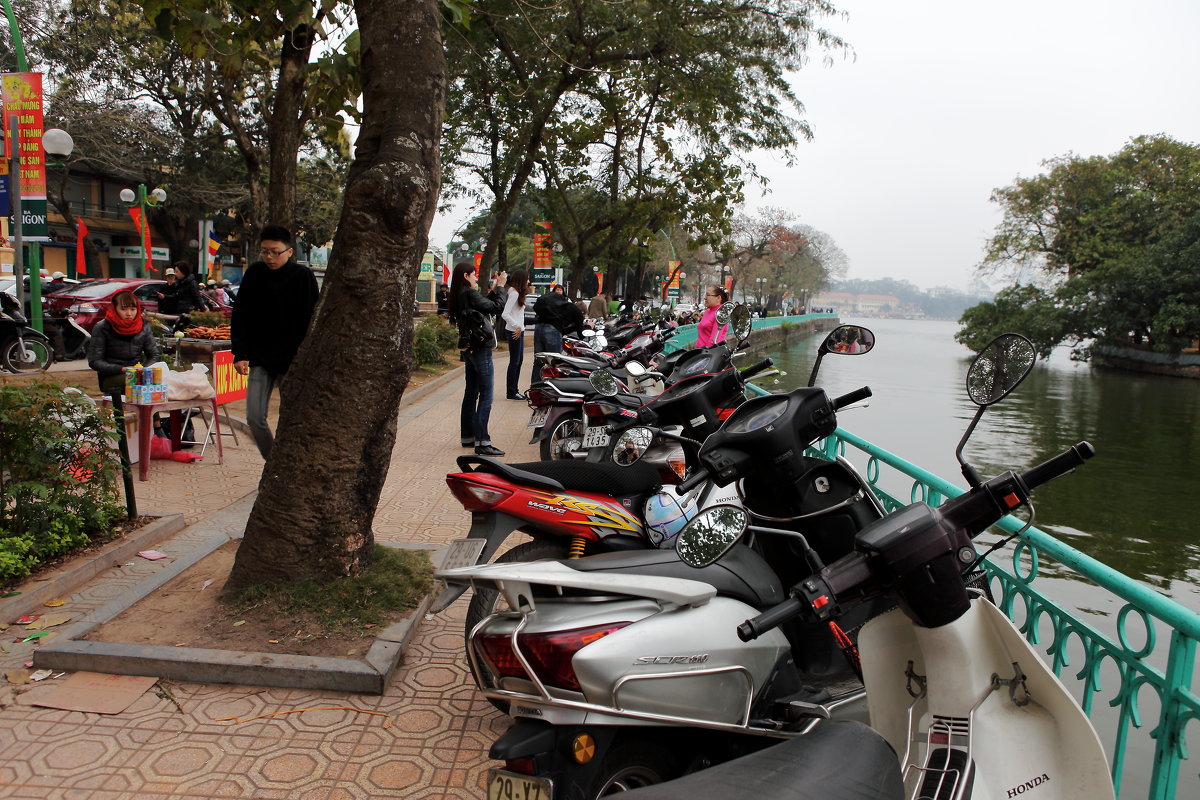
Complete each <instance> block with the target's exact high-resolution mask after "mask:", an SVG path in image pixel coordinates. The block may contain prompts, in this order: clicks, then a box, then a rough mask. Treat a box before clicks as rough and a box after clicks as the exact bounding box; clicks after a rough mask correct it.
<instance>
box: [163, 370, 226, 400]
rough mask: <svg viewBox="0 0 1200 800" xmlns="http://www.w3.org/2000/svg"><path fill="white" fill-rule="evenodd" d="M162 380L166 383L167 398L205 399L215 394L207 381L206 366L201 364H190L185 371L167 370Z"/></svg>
mask: <svg viewBox="0 0 1200 800" xmlns="http://www.w3.org/2000/svg"><path fill="white" fill-rule="evenodd" d="M163 380H164V381H165V382H166V384H167V399H168V400H206V399H208V398H210V397H214V396H215V395H216V394H217V392H216V390H215V389H213V385H212V384H211V383H209V382H208V367H206V366H204V365H203V364H192V368H191V369H190V370H188V371H187V372H174V371H172V370H168V371H167V372H166V373H165V374H164V375H163Z"/></svg>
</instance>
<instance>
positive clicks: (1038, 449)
mask: <svg viewBox="0 0 1200 800" xmlns="http://www.w3.org/2000/svg"><path fill="white" fill-rule="evenodd" d="M843 321H844V322H856V323H861V324H866V325H868V327H870V328H871V329H872V330H874V332H875V334H876V340H877V341H876V345H875V349H874V350H873V351H872V352H871V353H870V354H868V355H865V356H863V357H862V358H838V357H836V356H834V355H830V356H828V357H826V358H825V360H824V361H823V362H822V364H821V372H820V375H819V376H818V379H817V383H818V385H820V386H823V387H825V389H826V390H827V391H828V392H829V394H830V395H834V396H836V395H838V394H842V393H845V392H848V391H850V390H852V389H856V388H858V387H860V386H863V385H869V386H870V387H871V388H872V390H873V391H874V397H873V398H872V399H871V405H870V407H869V408H866V409H852V410H850V411H847V412H844V413H843V414H841V415H839V422H840V424H841V425H842V427H844V428H846V429H847V430H849V431H852V432H854V433H856V434H858V435H859V436H862V437H864V438H866V439H868V440H869V441H871V442H874V443H875V444H878V445H879V446H881V447H883V448H885V449H887V450H890V451H891V452H893V453H895V454H897V455H899V456H901V457H902V458H905V459H907V460H909V461H911V462H913V463H914V464H916V465H918V466H920V467H923V468H925V469H927V470H930V471H931V472H934V473H936V474H938V475H940V476H942V477H944V478H946V479H948V480H951V481H953V482H954V483H956V484H957V485H959V486H962V487H964V488H965V486H966V482H965V481H964V480H963V479H962V477H961V475H960V474H959V468H958V464H957V462H956V461H955V460H954V449H955V447H956V445H957V443H958V440H959V438H960V437H961V435H962V432H963V431H964V430H965V429H966V425H967V423H968V422H969V420H970V418H971V417H972V416H973V414H974V412H975V406H974V405H973V404H972V403H971V402H970V400H969V399H968V398H967V396H966V391H965V380H966V373H967V368H968V367H969V366H970V362H971V358H972V353H971V352H970V351H968V350H967V349H966V348H964V347H962V346H961V345H959V344H957V343H956V342H955V341H954V331H955V330H956V329H957V325H956V324H955V323H952V322H921V321H905V320H855V319H848V320H843ZM822 338H823V337H821V336H819V335H818V336H810V337H795V338H793V340H792V342H790V343H789V344H790V346H789V347H788V348H787V349H786V350H779V351H776V352H769V355H771V357H772V358H774V359H775V360H776V362H777V363H778V364H779V366H780V368H781V369H783V370H786V371H787V372H788V373H789V375H788V377H786V378H784V379H783V381H784V383H783V384H781V385H780V386H779V387H773V388H774V389H775V390H776V391H782V390H785V389H791V388H795V386H797V385H799V384H800V383H801V382H802V381H803V378H801V377H799V376H804V377H807V375H808V373H809V371H810V370H811V368H812V363H813V359H814V357H815V354H816V351H817V347H818V346H819V345H820V342H821V340H822ZM1198 439H1200V384H1198V383H1197V382H1196V381H1191V380H1184V379H1178V378H1167V377H1161V376H1154V375H1135V374H1131V373H1124V372H1118V371H1112V370H1102V369H1093V368H1091V367H1089V366H1087V365H1081V364H1076V363H1074V362H1072V361H1070V360H1069V359H1068V358H1067V357H1066V356H1065V355H1059V354H1057V353H1056V354H1055V356H1054V357H1053V358H1051V360H1050V362H1049V363H1045V362H1041V363H1039V364H1038V365H1037V366H1035V367H1034V369H1033V371H1032V372H1031V373H1030V375H1029V377H1028V379H1027V380H1026V381H1025V383H1024V384H1022V385H1021V386H1020V387H1019V388H1018V389H1017V390H1016V391H1015V392H1014V393H1013V394H1012V395H1010V396H1009V397H1007V398H1006V399H1005V400H1004V401H1003V402H1001V403H999V404H998V405H996V406H994V407H993V408H991V409H989V411H988V412H987V413H986V414H985V415H984V417H983V420H982V421H981V422H980V424H979V427H978V428H977V430H976V432H975V434H974V435H973V437H972V438H971V441H970V442H969V443H968V444H967V447H966V449H965V451H964V455H965V456H966V458H967V459H968V460H969V461H970V462H971V463H973V464H974V465H975V466H976V468H977V469H978V470H979V471H980V473H981V474H983V475H984V476H991V475H994V474H996V473H997V472H1000V471H1002V470H1004V469H1013V470H1024V469H1028V468H1029V467H1031V466H1033V465H1035V464H1037V463H1040V462H1041V461H1044V460H1045V459H1047V458H1050V457H1051V456H1053V455H1056V454H1057V453H1059V452H1061V451H1062V450H1064V449H1065V448H1067V447H1068V446H1070V445H1072V444H1075V443H1076V442H1079V441H1082V440H1087V441H1090V442H1091V443H1092V444H1093V445H1095V446H1096V449H1097V451H1098V455H1097V457H1096V458H1094V459H1092V460H1090V461H1089V462H1087V464H1086V465H1084V466H1083V467H1081V468H1080V469H1079V470H1078V471H1077V472H1075V473H1074V474H1073V475H1070V476H1068V477H1066V478H1063V479H1060V480H1057V481H1054V482H1052V483H1050V484H1048V485H1046V486H1043V487H1041V488H1040V489H1039V490H1038V491H1037V494H1036V496H1035V498H1034V500H1035V504H1036V507H1037V523H1036V524H1037V525H1038V527H1040V528H1042V529H1043V530H1045V531H1047V532H1050V533H1053V534H1054V535H1055V536H1059V537H1060V538H1062V539H1063V540H1064V541H1066V542H1067V543H1069V544H1071V545H1072V546H1073V547H1076V548H1077V549H1079V550H1082V551H1084V552H1086V553H1088V554H1089V555H1091V556H1093V557H1095V558H1097V559H1099V560H1100V561H1103V562H1104V563H1106V564H1109V565H1110V566H1112V567H1114V568H1116V569H1118V570H1120V571H1122V572H1124V573H1126V574H1127V575H1130V576H1132V577H1135V578H1137V579H1139V580H1142V581H1144V582H1146V583H1147V584H1149V585H1151V586H1153V587H1155V588H1156V589H1159V590H1160V591H1162V592H1164V593H1165V594H1168V595H1169V596H1171V597H1173V598H1175V599H1176V600H1178V601H1179V602H1181V603H1183V604H1184V605H1185V606H1188V607H1190V608H1200V580H1197V576H1200V544H1198V543H1197V541H1196V536H1195V534H1194V530H1195V523H1194V516H1195V511H1194V510H1193V502H1192V498H1193V497H1196V496H1198V495H1200V469H1198V467H1200V463H1198V461H1200V456H1198V455H1197V444H1198V441H1197V440H1198ZM886 488H888V489H890V490H893V491H898V492H900V495H899V496H900V497H901V498H902V499H907V498H908V496H909V490H908V484H903V485H900V486H886ZM1043 574H1044V575H1046V576H1047V577H1049V576H1051V575H1057V576H1059V577H1063V578H1066V577H1068V572H1067V571H1065V570H1063V571H1060V570H1058V569H1056V568H1055V567H1054V565H1052V564H1043ZM1081 599H1082V598H1081Z"/></svg>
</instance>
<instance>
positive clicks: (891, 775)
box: [626, 720, 904, 800]
mask: <svg viewBox="0 0 1200 800" xmlns="http://www.w3.org/2000/svg"><path fill="white" fill-rule="evenodd" d="M626 797H628V798H629V800H678V798H680V797H692V798H721V799H722V800H725V798H730V797H756V798H771V799H772V800H784V798H787V800H900V798H902V797H904V782H903V781H902V780H901V777H900V765H899V761H898V760H897V758H896V754H895V752H893V751H892V748H891V746H890V745H889V744H888V743H887V740H886V739H884V738H883V737H882V736H880V735H879V734H878V733H876V732H875V731H873V730H872V729H871V728H869V727H867V726H866V725H863V724H862V723H861V722H855V721H853V720H838V721H836V722H822V723H821V724H819V725H817V727H816V728H814V729H813V730H812V732H811V733H806V734H805V735H803V736H797V737H796V738H794V739H789V740H788V741H786V742H783V743H782V744H777V745H774V746H772V747H768V748H765V749H763V750H759V751H758V752H756V753H751V754H750V755H748V756H742V757H741V758H738V759H734V760H733V761H727V762H725V763H724V764H718V765H717V766H715V767H709V768H708V769H702V770H699V771H697V772H693V773H691V774H689V775H685V776H683V777H682V778H679V779H677V780H673V781H667V782H666V783H660V784H658V785H656V786H648V787H646V788H644V789H637V790H635V791H632V792H629V793H628V794H627V795H626Z"/></svg>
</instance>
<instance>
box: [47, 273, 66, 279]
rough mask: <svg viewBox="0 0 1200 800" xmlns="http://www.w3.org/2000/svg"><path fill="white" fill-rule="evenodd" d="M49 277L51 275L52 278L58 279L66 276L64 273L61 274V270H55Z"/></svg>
mask: <svg viewBox="0 0 1200 800" xmlns="http://www.w3.org/2000/svg"><path fill="white" fill-rule="evenodd" d="M50 277H51V278H52V279H53V280H58V279H59V278H65V277H67V276H66V275H64V274H62V273H61V272H56V273H54V274H53V275H51V276H50Z"/></svg>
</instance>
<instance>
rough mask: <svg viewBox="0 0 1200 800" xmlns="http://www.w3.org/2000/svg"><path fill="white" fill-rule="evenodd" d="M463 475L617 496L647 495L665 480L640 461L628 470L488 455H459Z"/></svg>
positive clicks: (542, 487)
mask: <svg viewBox="0 0 1200 800" xmlns="http://www.w3.org/2000/svg"><path fill="white" fill-rule="evenodd" d="M458 468H459V469H460V470H462V471H463V472H488V473H491V474H492V475H499V476H500V477H502V478H505V479H506V480H509V481H512V482H513V483H519V484H522V485H524V486H536V487H538V488H541V489H551V490H553V491H557V492H561V491H565V490H567V489H575V490H576V491H581V492H597V493H599V494H611V495H615V496H624V495H636V494H647V493H649V492H650V491H651V490H652V489H654V488H655V487H657V486H658V485H659V484H660V483H662V480H661V479H660V478H659V476H658V470H656V469H655V468H654V467H651V466H650V465H648V464H644V463H642V462H641V461H638V462H636V463H634V464H630V465H629V466H627V467H624V466H619V465H617V464H610V463H602V464H596V463H592V462H589V461H571V460H567V459H563V460H559V461H529V462H526V463H524V464H505V463H504V462H503V461H497V460H496V459H494V458H488V457H487V456H459V457H458Z"/></svg>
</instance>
